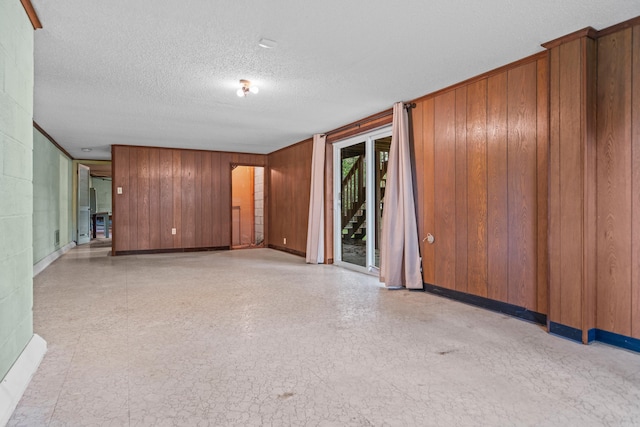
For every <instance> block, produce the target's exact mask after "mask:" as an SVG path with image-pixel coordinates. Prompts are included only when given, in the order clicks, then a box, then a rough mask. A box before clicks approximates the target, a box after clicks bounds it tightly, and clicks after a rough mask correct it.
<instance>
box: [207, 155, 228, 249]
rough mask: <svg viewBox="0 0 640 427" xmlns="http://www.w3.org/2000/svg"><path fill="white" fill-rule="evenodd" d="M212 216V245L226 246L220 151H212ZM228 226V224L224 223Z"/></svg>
mask: <svg viewBox="0 0 640 427" xmlns="http://www.w3.org/2000/svg"><path fill="white" fill-rule="evenodd" d="M211 170H212V174H211V212H210V213H209V215H210V216H211V222H212V230H213V235H212V237H213V244H212V246H214V247H216V246H224V243H223V234H222V227H223V223H222V217H221V215H220V212H221V206H223V205H225V203H224V202H223V200H222V194H221V193H222V192H221V181H222V176H221V174H220V173H219V171H221V166H220V153H211ZM224 226H225V227H226V225H224Z"/></svg>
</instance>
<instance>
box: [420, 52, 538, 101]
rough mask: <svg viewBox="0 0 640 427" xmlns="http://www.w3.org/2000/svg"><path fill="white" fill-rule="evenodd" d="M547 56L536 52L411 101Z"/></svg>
mask: <svg viewBox="0 0 640 427" xmlns="http://www.w3.org/2000/svg"><path fill="white" fill-rule="evenodd" d="M546 56H547V52H546V51H542V52H538V53H534V54H533V55H530V56H527V57H525V58H522V59H519V60H517V61H514V62H511V63H509V64H506V65H503V66H502V67H498V68H496V69H493V70H491V71H487V72H486V73H482V74H478V75H477V76H475V77H471V78H469V79H467V80H464V81H461V82H460V83H456V84H453V85H451V86H447V87H445V88H442V89H439V90H437V91H435V92H431V93H428V94H426V95H423V96H421V97H419V98H416V99H413V100H411V101H409V102H411V103H416V102H421V101H425V100H427V99H430V98H435V97H436V96H438V95H442V94H443V93H447V92H450V91H452V90H455V89H458V88H461V87H465V86H468V85H470V84H472V83H475V82H478V81H480V80H484V79H487V78H489V77H492V76H495V75H497V74H501V73H503V72H505V71H509V70H511V69H512V68H516V67H518V66H520V65H524V64H528V63H530V62H535V61H538V60H539V59H542V58H544V57H546Z"/></svg>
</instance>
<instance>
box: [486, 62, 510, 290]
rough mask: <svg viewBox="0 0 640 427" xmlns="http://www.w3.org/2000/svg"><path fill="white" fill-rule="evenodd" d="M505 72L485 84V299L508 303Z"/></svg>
mask: <svg viewBox="0 0 640 427" xmlns="http://www.w3.org/2000/svg"><path fill="white" fill-rule="evenodd" d="M508 182H509V181H508V176H507V73H501V74H498V75H496V76H492V77H490V78H489V79H488V81H487V231H488V232H487V251H488V253H490V254H492V256H491V257H489V259H488V260H487V282H488V283H489V284H491V286H489V289H488V294H487V296H488V297H489V298H491V299H494V300H498V301H508V298H509V288H508V283H509V281H508V280H509V279H508V265H509V264H508V260H509V252H508V249H509V240H508V234H507V231H508V230H507V228H508V217H507V215H505V213H508V203H507V200H508V199H507V189H508Z"/></svg>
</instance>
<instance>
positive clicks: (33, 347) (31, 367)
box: [0, 334, 47, 426]
mask: <svg viewBox="0 0 640 427" xmlns="http://www.w3.org/2000/svg"><path fill="white" fill-rule="evenodd" d="M46 352H47V342H46V341H45V340H44V339H42V337H40V335H37V334H33V336H32V337H31V340H29V344H27V346H26V347H25V348H24V350H23V351H22V353H21V354H20V357H18V360H16V362H15V363H14V364H13V366H12V367H11V369H9V372H8V373H7V375H6V376H5V377H4V379H3V380H2V382H0V426H5V425H7V422H8V421H9V418H11V414H13V411H14V410H15V409H16V406H18V402H20V398H21V397H22V395H23V394H24V392H25V390H26V389H27V386H28V385H29V382H30V381H31V378H33V374H35V373H36V371H37V370H38V366H40V362H41V361H42V358H43V357H44V354H45V353H46Z"/></svg>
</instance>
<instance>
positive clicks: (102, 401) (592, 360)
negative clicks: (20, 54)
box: [9, 247, 640, 426]
mask: <svg viewBox="0 0 640 427" xmlns="http://www.w3.org/2000/svg"><path fill="white" fill-rule="evenodd" d="M108 252H109V249H106V248H94V249H91V248H89V247H77V248H75V249H73V250H72V251H70V252H69V253H67V254H66V255H65V256H63V257H62V258H61V259H59V260H58V261H56V262H55V263H53V264H52V265H51V266H50V267H49V268H47V269H46V270H45V271H44V272H42V273H41V274H40V275H38V276H37V277H36V278H35V279H34V330H35V332H36V333H37V334H39V335H40V336H42V337H43V338H44V339H45V340H46V341H47V343H48V346H49V351H48V353H47V354H46V356H45V359H44V361H43V362H42V364H41V365H40V368H39V370H38V371H37V373H36V375H35V377H34V379H33V380H32V382H31V384H30V386H29V388H28V390H27V391H26V393H25V395H24V397H23V399H22V400H21V402H20V404H19V406H18V408H17V409H16V411H15V413H14V416H13V418H12V419H11V420H10V422H9V425H10V426H39V425H52V426H53V425H55V426H60V425H69V426H80V425H111V426H128V425H132V426H133V425H184V426H196V425H197V426H208V425H211V426H252V425H274V426H286V425H329V426H348V425H352V426H363V425H375V426H380V425H402V426H410V425H421V426H426V425H434V426H453V425H456V426H465V425H536V426H544V425H554V426H557V425H566V426H574V425H580V426H595V425H639V424H640V406H639V405H638V402H639V401H640V355H639V354H636V353H631V352H628V351H624V350H621V349H617V348H613V347H609V346H606V345H603V344H599V343H595V344H592V345H590V346H582V345H579V344H576V343H573V342H569V341H567V340H564V339H561V338H558V337H555V336H552V335H549V334H547V333H546V332H545V330H544V328H542V327H541V326H539V325H535V324H531V323H527V322H524V321H521V320H517V319H513V318H510V317H507V316H504V315H502V314H498V313H493V312H489V311H485V310H482V309H478V308H475V307H471V306H468V305H464V304H461V303H458V302H454V301H450V300H447V299H444V298H440V297H436V296H433V295H430V294H426V293H422V292H409V291H394V292H392V291H388V290H386V289H383V288H381V286H380V284H379V283H378V281H377V279H375V278H373V277H370V276H366V275H362V274H359V273H354V272H351V271H348V270H345V269H341V268H337V267H334V266H325V265H306V264H304V260H303V259H302V258H299V257H296V256H292V255H289V254H286V253H282V252H277V251H274V250H270V249H254V250H239V251H221V252H194V253H180V254H158V255H139V256H121V257H111V256H109V254H108Z"/></svg>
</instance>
